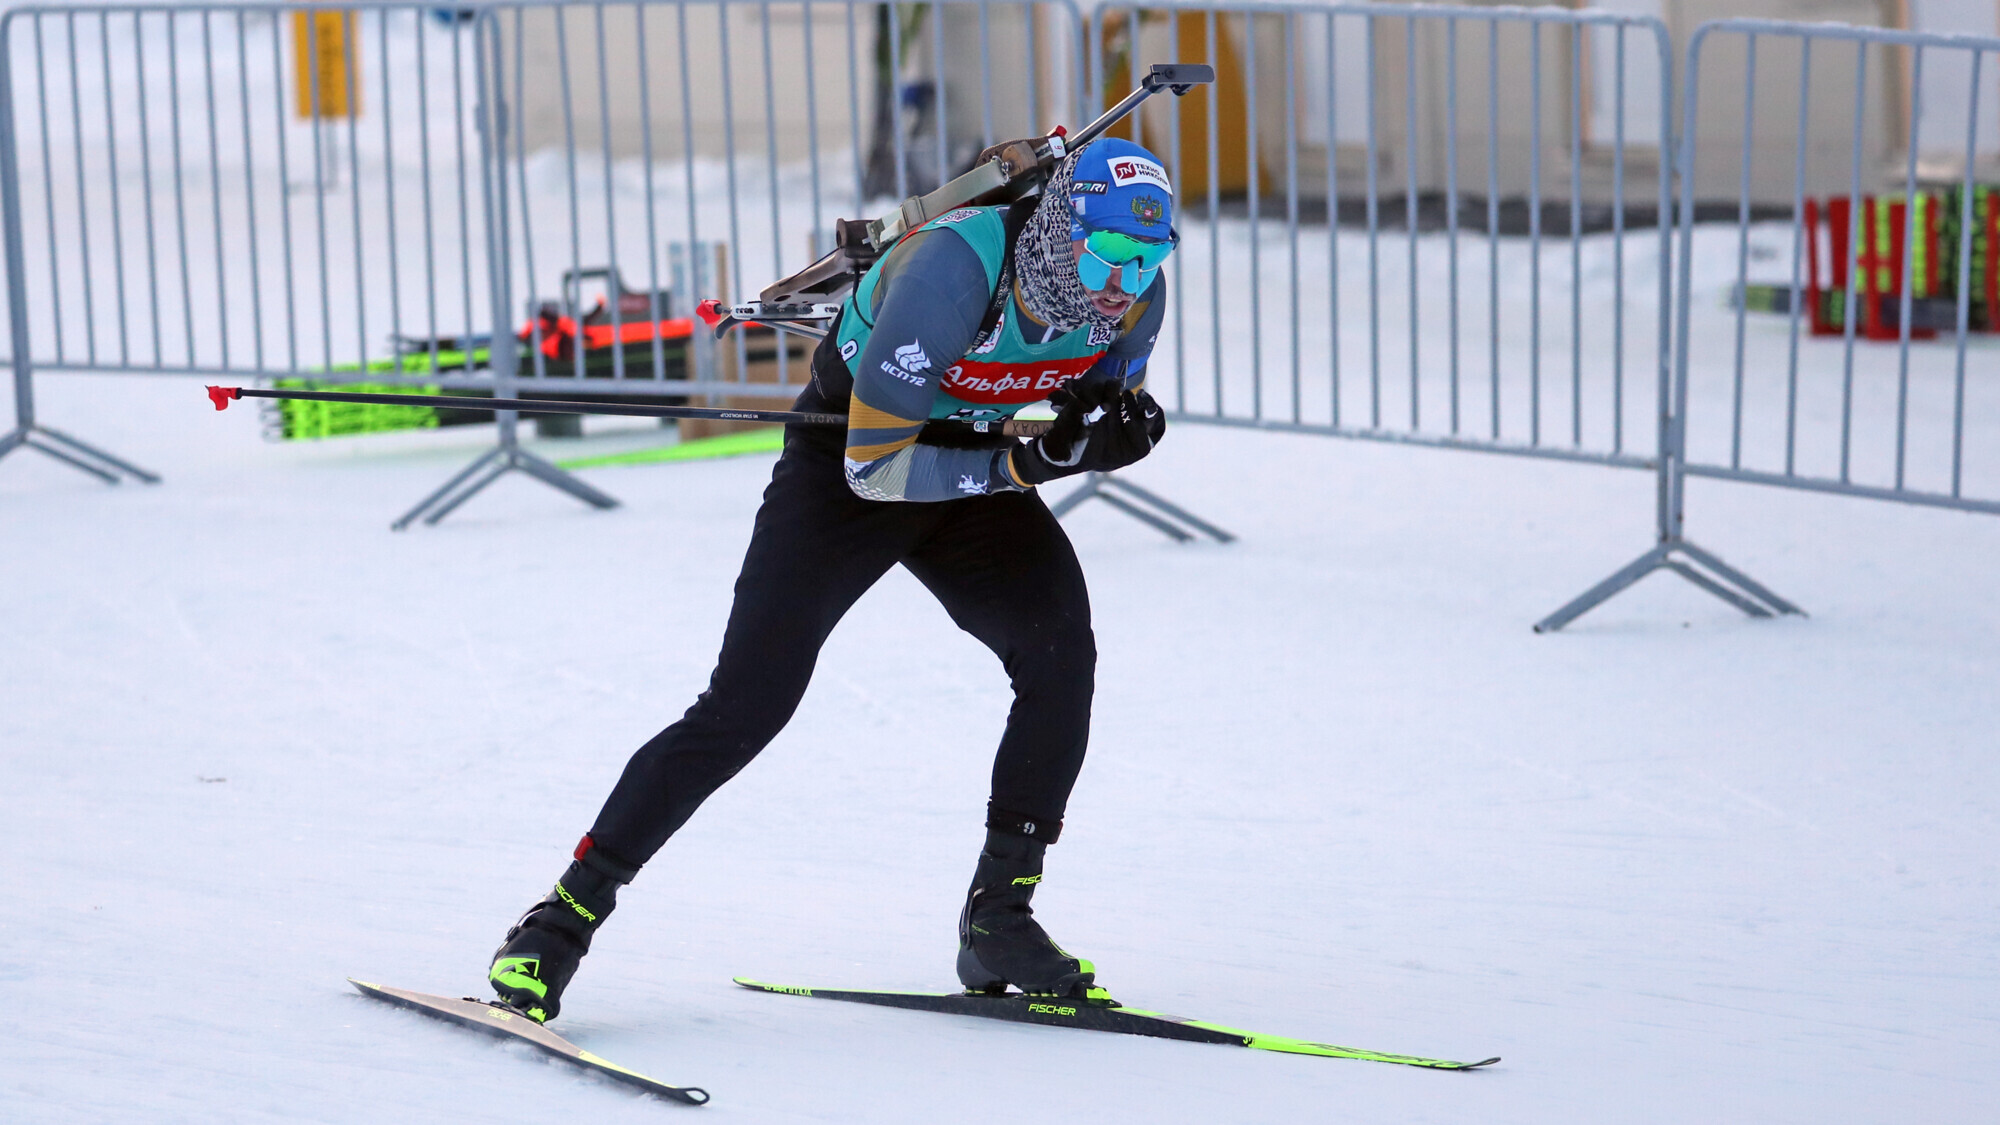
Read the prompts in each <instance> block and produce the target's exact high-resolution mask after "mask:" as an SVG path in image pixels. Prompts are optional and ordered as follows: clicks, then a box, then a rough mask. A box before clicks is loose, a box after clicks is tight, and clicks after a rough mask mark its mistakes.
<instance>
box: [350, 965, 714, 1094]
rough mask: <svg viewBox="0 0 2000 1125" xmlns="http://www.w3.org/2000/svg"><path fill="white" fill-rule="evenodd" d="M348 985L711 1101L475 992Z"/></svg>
mask: <svg viewBox="0 0 2000 1125" xmlns="http://www.w3.org/2000/svg"><path fill="white" fill-rule="evenodd" d="M347 983H349V984H351V985H353V986H354V987H355V988H357V989H359V990H360V991H361V994H362V995H363V996H373V997H374V998H375V999H377V1000H386V1001H388V1002H389V1003H391V1004H395V1005H397V1006H399V1007H404V1008H409V1009H411V1010H412V1011H417V1012H422V1013H423V1014H425V1015H427V1016H434V1017H436V1018H438V1019H441V1020H446V1021H449V1022H451V1023H455V1024H459V1025H460V1026H463V1027H469V1028H472V1029H473V1030H475V1031H483V1032H485V1033H486V1034H488V1035H494V1036H498V1037H499V1038H502V1039H518V1040H521V1041H522V1042H524V1043H532V1044H534V1045H535V1046H537V1047H539V1048H541V1049H542V1050H544V1051H546V1052H548V1053H549V1054H551V1055H554V1056H555V1057H557V1058H559V1059H568V1060H569V1061H570V1062H573V1063H575V1064H577V1065H578V1066H581V1067H586V1068H588V1069H590V1070H594V1071H596V1072H597V1073H599V1074H602V1075H605V1076H606V1077H609V1078H613V1079H616V1080H617V1081H619V1082H623V1083H625V1084H627V1085H630V1086H637V1087H638V1088H639V1089H641V1090H645V1091H647V1092H648V1093H653V1094H658V1095H660V1096H661V1097H666V1098H672V1099H673V1100H675V1101H677V1102H685V1103H686V1104H688V1105H706V1104H707V1103H708V1091H706V1090H704V1089H702V1088H701V1087H699V1086H669V1085H667V1084H666V1083H665V1082H661V1081H659V1080H658V1079H654V1078H648V1077H646V1076H645V1075H643V1074H640V1073H639V1072H638V1071H636V1070H627V1069H625V1068H624V1067H622V1066H619V1065H618V1064H617V1063H614V1062H611V1061H610V1060H608V1059H603V1058H599V1057H598V1056H596V1055H593V1054H591V1053H590V1052H589V1051H586V1050H584V1049H583V1048H581V1047H579V1046H577V1045H576V1044H574V1043H571V1042H570V1041H569V1040H567V1039H564V1038H563V1037H562V1036H560V1035H557V1034H556V1033H555V1032H553V1031H550V1030H549V1029H548V1028H546V1027H543V1026H542V1025H541V1024H538V1023H536V1022H535V1021H534V1020H532V1019H529V1018H528V1016H527V1014H526V1013H524V1012H521V1011H519V1010H518V1009H515V1008H510V1007H508V1006H507V1005H505V1004H501V1003H498V1002H496V1001H492V1000H475V999H473V998H472V997H470V996H467V997H465V998H463V999H455V998H453V997H450V996H433V995H431V994H430V993H427V992H410V991H408V990H406V989H401V988H389V987H386V986H384V985H379V984H370V983H369V982H367V981H363V980H355V979H354V978H353V977H349V978H347Z"/></svg>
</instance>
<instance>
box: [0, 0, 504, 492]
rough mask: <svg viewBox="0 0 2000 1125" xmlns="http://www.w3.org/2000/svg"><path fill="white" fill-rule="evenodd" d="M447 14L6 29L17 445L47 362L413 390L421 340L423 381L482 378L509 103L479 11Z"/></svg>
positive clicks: (4, 153)
mask: <svg viewBox="0 0 2000 1125" xmlns="http://www.w3.org/2000/svg"><path fill="white" fill-rule="evenodd" d="M429 11H430V9H427V8H424V7H420V6H416V5H407V4H405V5H398V4H375V5H370V6H365V7H361V6H355V7H346V8H334V7H331V6H305V7H298V8H273V7H269V6H265V5H248V4H241V5H224V4H217V5H184V6H176V7H171V8H168V7H139V6H125V5H113V6H104V7H97V6H92V7H62V8H57V7H48V8H17V9H14V10H12V11H9V12H7V13H6V15H5V16H4V18H0V159H4V162H5V170H4V171H3V172H0V189H4V193H5V203H6V216H5V221H6V230H7V234H8V247H7V252H8V276H9V278H10V280H11V281H12V282H13V284H12V285H11V286H10V293H9V302H8V312H9V320H10V324H9V329H10V339H11V341H12V348H11V351H12V353H13V361H14V369H15V370H14V374H15V386H16V397H17V401H18V402H19V403H21V404H22V406H23V412H22V413H21V416H20V420H21V423H22V426H20V427H17V432H20V430H21V429H22V428H28V429H35V428H39V427H37V426H36V424H35V422H34V419H33V413H32V393H31V390H30V389H29V387H28V380H29V378H30V373H31V371H32V370H42V371H65V370H90V371H112V372H134V373H167V374H188V375H205V376H223V377H235V378H250V377H273V376H281V375H311V374H317V375H321V376H323V377H350V378H351V377H356V376H358V375H363V374H365V375H367V376H368V377H370V378H380V379H383V380H385V381H396V380H398V379H400V378H401V375H400V374H399V371H400V369H401V368H403V367H404V366H405V365H406V364H405V360H404V357H403V356H402V354H401V353H403V352H405V351H408V350H409V346H408V345H406V344H403V345H399V343H398V341H402V340H405V339H406V338H422V339H432V340H436V339H443V340H445V341H446V344H447V346H446V347H445V348H443V349H441V350H440V349H437V348H431V349H428V350H427V354H425V355H424V356H423V357H422V360H423V361H424V362H425V363H426V364H427V365H428V366H429V367H430V368H431V370H430V371H429V372H428V373H427V375H426V380H427V381H429V382H435V383H444V384H446V385H450V384H453V383H455V382H467V381H476V382H481V383H483V382H485V381H486V376H485V375H483V374H480V375H476V376H475V375H473V370H474V368H475V367H476V366H478V365H477V364H476V363H475V360H474V347H473V346H472V342H473V340H474V339H475V338H478V337H481V336H483V335H485V334H487V333H490V326H491V324H492V323H493V321H494V305H493V289H492V284H491V282H492V274H493V271H492V269H491V268H490V267H491V243H490V240H489V239H488V238H487V237H486V235H487V232H488V231H489V229H490V227H491V223H490V222H489V215H488V210H489V208H490V206H491V202H492V194H491V193H492V185H491V181H490V177H489V172H490V167H491V162H490V161H489V160H488V159H487V158H486V150H485V147H484V142H485V138H486V136H487V135H488V132H489V130H488V129H487V128H484V127H482V116H483V115H484V114H486V113H488V112H489V111H490V110H491V108H492V107H491V106H489V105H487V104H486V103H485V100H484V99H483V97H482V93H481V91H482V88H483V87H482V83H481V73H480V68H481V53H480V52H479V50H478V49H477V44H476V42H475V39H474V35H475V34H476V23H475V21H470V20H461V19H459V18H457V17H456V16H453V17H452V18H450V19H449V20H446V21H443V22H440V21H439V20H437V19H435V18H433V17H431V16H430V15H428V14H427V13H428V12H429ZM362 107H367V108H368V111H369V112H368V113H367V114H366V116H364V115H363V114H362V113H361V112H359V111H360V110H361V109H362ZM31 437H32V435H30V438H31ZM61 440H62V441H65V442H67V443H68V451H69V452H70V453H73V454H80V455H82V456H83V457H84V459H85V460H86V461H87V462H89V463H90V464H89V465H87V466H86V467H93V471H98V472H99V473H100V475H102V474H104V473H105V472H107V471H109V472H111V473H118V472H136V470H131V467H130V466H127V465H125V464H124V463H123V462H121V461H118V460H117V459H116V458H114V457H110V456H109V455H108V454H104V453H103V452H102V451H100V450H95V449H92V448H90V447H88V446H83V445H82V444H81V443H77V442H75V441H74V440H73V439H66V438H64V439H61ZM29 443H30V444H33V442H32V441H31V440H30V441H29ZM0 451H4V450H0ZM138 475H140V476H142V477H145V476H147V475H148V474H138Z"/></svg>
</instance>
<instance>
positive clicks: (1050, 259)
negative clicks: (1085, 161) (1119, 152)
mask: <svg viewBox="0 0 2000 1125" xmlns="http://www.w3.org/2000/svg"><path fill="white" fill-rule="evenodd" d="M1082 155H1083V153H1082V150H1078V151H1077V152H1073V153H1070V154H1069V156H1068V158H1066V159H1065V160H1064V161H1063V162H1062V163H1061V164H1058V165H1057V166H1056V170H1055V173H1054V174H1053V175H1051V176H1050V177H1049V181H1048V183H1046V184H1044V185H1042V198H1041V202H1040V203H1039V204H1037V205H1036V207H1035V213H1034V215H1032V216H1031V217H1030V218H1029V219H1028V225H1027V226H1026V227H1024V228H1022V230H1021V236H1020V237H1019V238H1018V239H1016V240H1015V241H1014V273H1015V276H1016V277H1017V278H1019V279H1020V283H1021V300H1022V302H1023V303H1024V304H1026V305H1027V307H1028V311H1029V312H1031V313H1033V314H1035V319H1037V320H1039V321H1041V322H1042V323H1044V324H1047V325H1049V326H1050V327H1052V328H1054V329H1055V330H1056V331H1057V332H1074V331H1075V330H1076V329H1077V328H1078V327H1080V326H1082V325H1085V324H1088V325H1090V329H1091V331H1090V342H1091V343H1093V344H1099V343H1109V342H1110V341H1112V340H1113V339H1116V338H1117V334H1118V330H1119V323H1120V319H1121V318H1119V317H1109V316H1105V315H1104V314H1103V313H1100V312H1098V311H1097V310H1096V309H1094V308H1091V307H1090V296H1089V290H1086V289H1085V288H1084V287H1083V282H1081V281H1078V280H1077V277H1076V257H1075V255H1074V254H1072V253H1071V252H1070V248H1069V229H1070V202H1069V185H1070V180H1071V179H1072V178H1073V177H1074V176H1075V174H1076V164H1077V161H1078V160H1079V159H1080V158H1081V157H1082Z"/></svg>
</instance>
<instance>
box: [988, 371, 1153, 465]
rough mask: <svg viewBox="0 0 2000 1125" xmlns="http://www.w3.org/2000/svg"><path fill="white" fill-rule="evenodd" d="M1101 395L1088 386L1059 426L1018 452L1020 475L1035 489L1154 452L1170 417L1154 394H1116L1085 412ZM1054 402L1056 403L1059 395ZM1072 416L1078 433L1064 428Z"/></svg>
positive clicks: (1075, 397) (1080, 389)
mask: <svg viewBox="0 0 2000 1125" xmlns="http://www.w3.org/2000/svg"><path fill="white" fill-rule="evenodd" d="M1105 382H1114V381H1113V380H1105ZM1102 394H1103V391H1102V389H1101V388H1098V387H1095V386H1091V385H1088V384H1086V385H1084V386H1080V387H1078V388H1077V390H1076V391H1075V392H1073V393H1072V394H1070V395H1069V396H1068V397H1069V398H1070V400H1071V401H1070V402H1068V403H1064V404H1062V405H1063V412H1062V414H1061V415H1058V416H1057V418H1056V425H1055V426H1054V427H1052V428H1051V429H1050V430H1049V432H1048V433H1046V434H1044V435H1042V436H1041V437H1040V438H1038V439H1036V440H1034V441H1031V442H1029V443H1027V444H1025V445H1022V446H1019V447H1017V448H1016V449H1015V450H1014V472H1015V474H1016V475H1017V476H1019V477H1020V478H1021V479H1022V480H1024V481H1027V482H1028V483H1029V484H1031V485H1034V484H1041V483H1042V482H1044V481H1050V480H1054V479H1056V478H1057V477H1066V476H1071V475H1073V474H1076V473H1108V472H1111V471H1113V470H1115V469H1122V468H1124V467H1125V466H1127V465H1130V464H1132V463H1133V462H1134V461H1137V460H1139V459H1140V458H1142V457H1144V456H1145V455H1146V454H1148V453H1151V452H1152V451H1153V446H1155V445H1157V444H1159V440H1160V437H1161V436H1162V435H1163V434H1165V433H1166V428H1167V423H1166V416H1165V414H1164V412H1162V411H1161V410H1160V406H1159V404H1158V403H1156V402H1154V401H1153V396H1152V395H1149V394H1147V393H1146V392H1145V391H1114V392H1112V397H1111V398H1110V399H1109V401H1108V402H1104V403H1102V404H1101V409H1100V407H1099V405H1092V406H1090V407H1089V408H1088V409H1087V410H1086V409H1084V408H1083V404H1084V402H1086V401H1087V399H1086V398H1085V396H1086V395H1088V396H1089V397H1090V398H1093V399H1094V398H1097V397H1100V396H1101V395H1102ZM1050 401H1051V402H1053V401H1055V398H1054V396H1050ZM1072 412H1074V414H1073V415H1072ZM1072 416H1073V417H1074V418H1075V422H1074V424H1073V425H1074V428H1073V429H1071V428H1068V427H1065V426H1064V421H1065V419H1066V418H1069V417H1072ZM1065 430H1067V432H1065Z"/></svg>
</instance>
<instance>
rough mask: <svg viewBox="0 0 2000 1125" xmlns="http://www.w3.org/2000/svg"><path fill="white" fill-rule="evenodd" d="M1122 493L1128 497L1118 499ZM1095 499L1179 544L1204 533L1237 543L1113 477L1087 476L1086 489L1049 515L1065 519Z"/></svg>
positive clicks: (1157, 497)
mask: <svg viewBox="0 0 2000 1125" xmlns="http://www.w3.org/2000/svg"><path fill="white" fill-rule="evenodd" d="M1120 492H1122V493H1124V494H1125V495H1124V496H1120V495H1118V493H1120ZM1092 497H1095V498H1097V499H1099V500H1102V501H1104V502H1105V503H1106V504H1109V505H1111V506H1112V507H1114V508H1116V509H1118V510H1119V511H1121V512H1124V513H1125V514H1126V515H1128V516H1131V517H1132V518H1133V519H1135V520H1138V521H1139V522H1140V523H1143V524H1145V525H1147V526H1148V527H1151V528H1153V529H1154V530H1156V531H1158V532H1160V533H1161V534H1162V535H1165V536H1167V537H1168V538H1169V539H1172V540H1173V541H1174V542H1176V543H1188V542H1192V541H1193V539H1194V537H1195V536H1194V534H1193V532H1200V533H1201V534H1203V535H1206V536H1208V537H1209V538H1211V539H1213V540H1215V541H1216V542H1217V543H1233V542H1235V540H1236V536H1234V535H1232V534H1230V533H1229V532H1227V531H1224V530H1222V529H1221V528H1219V527H1217V526H1215V525H1214V524H1212V523H1209V522H1208V521H1207V520H1204V519H1202V518H1200V517H1199V516H1196V515H1194V514H1192V513H1190V512H1189V511H1187V510H1186V509H1185V508H1182V507H1180V506H1179V505H1178V504H1174V503H1172V502H1170V501H1168V500H1167V499H1166V498H1165V497H1163V496H1160V495H1159V494H1157V493H1154V492H1150V491H1148V490H1146V489H1143V488H1140V487H1139V486H1138V485H1136V484H1133V483H1132V482H1131V481H1128V480H1123V479H1121V478H1119V477H1117V476H1114V475H1112V474H1111V473H1085V474H1084V478H1083V484H1082V486H1081V487H1079V488H1077V489H1076V490H1075V491H1073V492H1071V493H1070V494H1069V495H1067V496H1065V497H1063V498H1062V499H1061V500H1059V501H1057V502H1056V503H1055V504H1054V505H1053V506H1052V507H1050V509H1049V511H1051V512H1053V513H1054V514H1055V517H1056V518H1057V519H1061V518H1062V517H1063V516H1065V515H1068V514H1069V512H1070V511H1071V510H1072V509H1074V508H1075V507H1076V506H1077V505H1079V504H1082V503H1083V502H1084V501H1085V500H1089V499H1091V498H1092ZM1128 497H1129V498H1128ZM1189 529H1193V530H1192V531H1190V530H1189Z"/></svg>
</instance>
